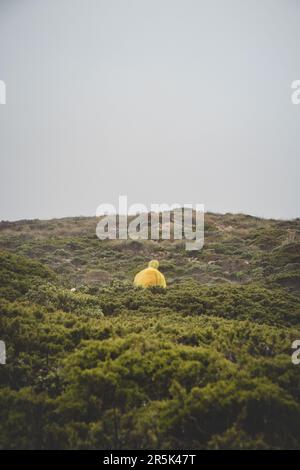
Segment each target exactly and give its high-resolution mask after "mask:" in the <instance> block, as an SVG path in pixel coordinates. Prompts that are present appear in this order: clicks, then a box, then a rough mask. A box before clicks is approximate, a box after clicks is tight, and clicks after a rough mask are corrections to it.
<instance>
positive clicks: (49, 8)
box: [0, 0, 300, 220]
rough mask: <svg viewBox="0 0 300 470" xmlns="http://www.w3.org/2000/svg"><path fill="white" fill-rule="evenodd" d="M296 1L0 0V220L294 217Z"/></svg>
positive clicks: (299, 14) (298, 59)
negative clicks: (193, 214) (172, 206)
mask: <svg viewBox="0 0 300 470" xmlns="http://www.w3.org/2000/svg"><path fill="white" fill-rule="evenodd" d="M296 79H300V2H299V1H298V0H243V1H241V0H226V1H224V0H218V1H217V0H89V1H83V0H81V1H80V0H42V1H41V0H26V1H22V0H0V80H4V81H5V83H6V90H7V96H6V100H7V103H6V104H5V105H0V192H1V194H0V219H4V220H15V219H23V218H51V217H62V216H72V215H93V214H94V213H95V211H96V208H97V206H98V205H99V204H101V203H116V202H117V199H118V195H121V194H124V195H127V196H128V199H129V203H130V204H131V203H137V202H138V203H143V204H146V205H148V206H150V204H151V203H180V204H184V203H193V204H196V203H203V204H204V205H205V209H206V210H209V211H214V212H244V213H249V214H252V215H259V216H264V217H275V218H293V217H298V216H300V189H299V188H300V185H299V173H300V163H299V158H300V105H298V106H297V105H293V104H292V103H291V93H292V91H291V83H292V82H293V81H294V80H296Z"/></svg>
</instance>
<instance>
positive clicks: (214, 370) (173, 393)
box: [0, 213, 300, 449]
mask: <svg viewBox="0 0 300 470" xmlns="http://www.w3.org/2000/svg"><path fill="white" fill-rule="evenodd" d="M96 224H97V220H96V218H92V217H91V218H88V217H76V218H64V219H53V220H49V221H40V220H24V221H18V222H1V223H0V261H1V263H0V281H1V283H0V292H1V301H0V302H1V303H0V306H1V310H0V339H1V340H5V342H6V345H7V358H8V361H7V364H6V365H5V366H0V423H1V424H0V448H42V449H44V448H101V449H116V448H131V449H133V448H148V449H149V448H152V449H154V448H161V449H163V448H164V449H167V448H174V449H175V448H178V449H179V448H186V449H188V448H190V449H191V448H194V449H201V448H300V431H299V425H298V423H299V419H300V392H299V390H300V366H298V367H297V366H295V365H293V364H292V363H291V353H292V350H291V344H292V342H293V341H294V340H295V339H300V219H295V220H290V221H289V220H286V221H284V220H280V221H279V220H272V219H268V220H267V219H260V218H257V217H251V216H248V215H243V214H225V215H219V214H212V213H207V214H205V243H204V248H203V249H202V250H200V251H191V252H187V251H186V250H185V246H184V241H178V240H174V241H171V240H170V241H166V240H165V241H151V240H149V241H148V240H147V241H133V240H104V241H100V240H99V239H98V238H97V237H96V234H95V230H96ZM152 258H156V259H159V261H160V269H161V271H162V272H163V273H164V275H165V276H166V278H167V282H168V289H167V290H166V291H164V290H161V289H159V288H153V289H148V290H145V291H144V290H141V289H137V288H134V287H133V286H132V280H133V277H134V275H135V274H136V272H137V271H139V270H140V269H143V268H144V267H145V266H146V264H147V262H148V261H149V260H150V259H152ZM74 289H75V290H74Z"/></svg>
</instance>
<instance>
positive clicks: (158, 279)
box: [133, 260, 167, 288]
mask: <svg viewBox="0 0 300 470" xmlns="http://www.w3.org/2000/svg"><path fill="white" fill-rule="evenodd" d="M158 266H159V262H158V261H156V260H152V261H150V262H149V264H148V268H146V269H143V270H142V271H140V272H139V273H137V275H136V276H135V278H134V281H133V283H134V285H135V286H140V287H152V286H159V287H163V288H166V287H167V284H166V280H165V276H164V275H163V274H162V273H161V272H159V270H158Z"/></svg>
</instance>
